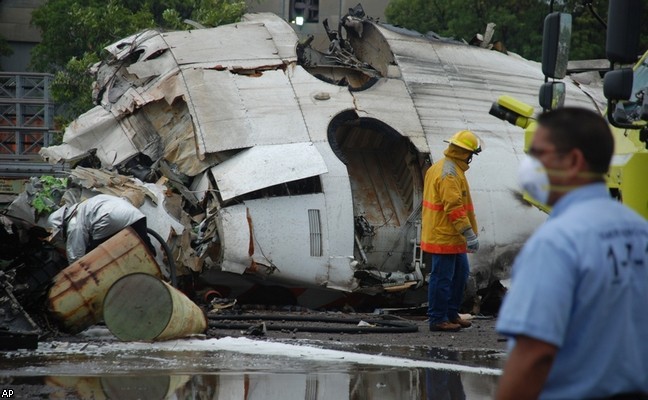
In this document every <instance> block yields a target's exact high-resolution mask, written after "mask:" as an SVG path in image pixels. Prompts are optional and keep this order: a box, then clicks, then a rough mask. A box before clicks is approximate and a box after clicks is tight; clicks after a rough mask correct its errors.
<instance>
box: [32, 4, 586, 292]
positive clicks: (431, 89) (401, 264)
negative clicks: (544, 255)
mask: <svg viewBox="0 0 648 400" xmlns="http://www.w3.org/2000/svg"><path fill="white" fill-rule="evenodd" d="M354 21H355V24H352V25H349V26H350V27H349V29H347V30H346V31H345V32H336V33H335V34H330V35H329V37H330V38H331V47H330V48H329V49H328V51H317V50H314V49H312V48H310V47H309V44H308V41H305V42H301V43H300V42H298V37H297V35H296V34H295V32H294V31H293V30H292V28H291V27H290V25H289V24H287V23H286V22H285V21H283V20H282V19H280V18H279V17H277V16H275V15H272V14H248V15H246V16H245V17H244V21H243V22H240V23H237V24H232V25H227V26H221V27H217V28H213V29H199V30H193V31H183V32H166V33H161V32H157V31H146V32H142V33H140V34H137V35H133V36H131V37H129V38H126V39H124V40H121V41H119V42H117V43H115V44H113V45H111V46H109V47H108V48H107V50H108V52H109V54H110V59H109V60H107V61H104V62H102V63H100V64H98V65H97V66H95V72H96V77H97V80H96V86H95V88H94V90H95V92H94V93H95V97H96V101H97V104H98V105H97V106H96V107H95V108H94V109H92V110H90V111H88V112H87V113H85V114H83V115H82V116H80V117H79V118H78V119H77V120H75V121H74V122H73V123H72V124H71V125H70V126H69V127H68V129H67V130H66V132H65V135H64V138H63V142H64V143H63V144H62V145H59V146H53V147H49V148H46V149H43V150H42V152H41V154H42V155H43V157H44V158H46V159H47V160H49V161H50V162H52V163H57V162H60V161H63V160H65V161H70V162H71V163H72V164H74V162H75V160H80V159H84V158H86V157H87V156H88V154H89V153H92V155H93V157H96V159H97V160H98V162H99V163H100V165H97V167H98V168H99V167H100V168H104V169H117V170H118V171H120V172H122V173H125V174H136V175H137V174H138V173H139V174H140V175H138V177H139V178H140V179H143V180H144V179H149V180H150V181H151V182H152V181H154V179H155V178H157V177H159V176H160V175H164V176H165V177H166V179H167V185H170V186H172V187H173V188H175V189H176V191H178V192H179V193H180V194H181V195H182V207H181V209H180V210H179V212H177V213H174V214H173V215H174V216H175V217H176V219H177V221H179V222H182V225H181V226H183V227H181V228H178V226H177V225H178V224H176V226H175V227H173V228H167V229H166V232H167V233H169V235H168V236H166V237H169V238H170V237H171V236H175V237H176V239H175V240H173V241H172V240H170V242H169V244H170V245H171V246H173V247H174V254H176V263H177V264H178V265H180V266H184V267H187V268H188V269H190V270H193V271H195V272H200V273H201V274H202V275H203V276H205V277H208V276H212V277H215V278H213V280H214V281H216V282H218V279H220V278H218V276H219V275H218V274H219V273H223V272H225V273H233V274H236V275H244V276H246V277H256V278H259V279H260V280H265V281H266V282H273V283H277V284H283V285H290V286H297V287H319V288H327V289H334V290H337V291H343V292H363V293H372V294H374V293H382V292H391V293H393V292H399V291H406V289H408V288H414V287H421V285H422V283H423V276H424V275H425V269H424V266H423V265H422V260H421V252H420V249H419V248H418V238H419V230H420V206H421V200H422V191H423V176H424V172H425V170H426V168H427V167H428V166H429V165H430V163H431V162H433V161H434V160H436V159H437V158H438V157H440V156H442V151H443V150H444V149H445V146H446V145H445V144H444V143H443V140H444V139H447V138H448V137H449V136H450V135H452V133H454V132H456V131H458V130H461V129H471V130H473V131H474V132H476V133H477V134H478V135H480V136H481V137H482V140H483V142H484V143H485V146H484V147H485V151H484V152H483V153H482V154H481V155H480V156H479V157H476V160H475V163H473V164H472V166H473V168H472V169H471V170H470V172H469V174H468V178H469V181H470V183H471V188H472V191H473V200H474V203H475V207H476V213H477V218H478V221H479V223H480V232H479V235H480V241H481V243H482V246H481V250H480V252H479V253H477V254H475V255H472V256H471V257H472V265H473V273H474V274H473V275H474V276H475V277H476V279H477V281H478V282H477V286H485V285H487V284H488V282H489V281H492V280H494V279H500V278H503V277H505V276H506V274H507V271H508V270H507V268H508V267H509V265H510V261H511V257H512V255H513V254H514V253H515V252H516V251H517V249H518V248H519V247H520V246H521V245H522V243H523V242H524V240H525V239H526V237H527V236H528V235H529V234H530V233H531V231H532V230H533V229H534V228H535V227H536V226H537V225H538V224H539V223H540V222H541V221H542V220H543V219H544V215H543V214H542V213H540V212H539V211H537V210H535V209H533V208H529V207H527V206H525V205H524V204H523V203H522V202H520V201H519V200H518V198H517V196H515V194H514V190H515V188H516V182H515V172H514V171H515V170H516V168H517V163H518V159H519V158H520V157H521V156H522V155H523V149H522V147H523V137H521V136H520V135H519V133H517V132H516V130H515V129H514V128H509V126H508V125H507V124H505V123H503V122H501V121H497V120H494V119H493V118H491V117H490V116H489V115H488V110H489V108H490V104H491V103H492V101H493V98H495V97H496V96H498V95H500V94H501V93H502V92H507V91H508V92H510V93H511V94H513V95H515V96H516V97H517V98H521V99H522V100H525V99H527V100H529V99H534V98H535V97H536V88H537V87H538V84H539V83H540V82H541V81H542V79H543V76H542V73H541V71H540V68H539V66H538V65H537V64H535V63H531V62H528V61H526V60H523V59H521V58H518V57H515V56H508V55H504V54H501V53H498V52H494V51H489V50H486V49H483V48H478V47H472V46H468V45H465V44H462V43H459V42H454V41H448V40H437V39H429V38H426V37H424V36H422V35H418V34H412V33H411V32H405V31H401V30H398V29H394V28H391V27H389V26H385V25H381V24H378V23H375V22H373V21H371V20H370V19H368V18H357V17H356V18H355V19H354ZM343 33H344V34H345V37H342V34H343ZM567 93H568V96H567V102H568V103H569V102H571V103H572V104H574V103H576V104H579V105H584V106H587V107H592V104H591V103H590V100H589V99H588V98H587V97H586V96H585V95H584V94H583V93H582V92H581V91H580V90H579V89H578V88H577V87H576V86H575V85H572V84H568V91H567ZM151 176H153V177H154V178H150V177H151ZM145 177H146V178H145ZM150 219H151V218H150V217H149V220H150ZM163 236H164V235H163ZM177 238H180V240H177ZM256 278H253V279H256ZM474 286H475V285H473V287H474Z"/></svg>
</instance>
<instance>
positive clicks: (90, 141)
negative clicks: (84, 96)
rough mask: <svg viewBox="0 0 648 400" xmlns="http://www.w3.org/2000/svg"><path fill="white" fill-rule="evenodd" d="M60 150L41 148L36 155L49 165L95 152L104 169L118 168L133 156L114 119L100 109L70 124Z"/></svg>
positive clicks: (127, 138) (132, 145) (131, 145)
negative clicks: (117, 166) (118, 165)
mask: <svg viewBox="0 0 648 400" xmlns="http://www.w3.org/2000/svg"><path fill="white" fill-rule="evenodd" d="M63 143H64V145H61V146H53V147H45V148H43V149H41V151H40V155H41V156H42V157H43V158H45V160H47V161H49V162H51V163H58V162H60V161H61V160H72V159H75V158H78V157H81V156H83V155H86V154H88V151H89V150H91V149H96V150H97V153H96V155H97V157H98V158H99V160H101V164H102V165H103V166H106V167H110V166H113V165H115V164H119V163H120V162H123V161H125V160H127V159H128V158H130V157H132V156H134V155H136V154H137V153H138V149H137V148H136V147H135V145H134V144H133V143H132V142H131V140H130V138H129V135H128V134H127V133H126V132H125V131H124V129H123V128H122V126H121V125H120V124H119V122H118V121H117V119H115V117H114V116H113V115H112V114H111V113H109V112H108V111H106V110H105V109H104V108H103V107H101V106H97V107H95V108H93V109H92V110H90V111H88V112H87V113H85V114H83V115H81V116H80V117H79V118H77V119H76V120H74V122H72V123H71V124H70V125H69V126H68V127H67V128H66V129H65V133H64V134H63Z"/></svg>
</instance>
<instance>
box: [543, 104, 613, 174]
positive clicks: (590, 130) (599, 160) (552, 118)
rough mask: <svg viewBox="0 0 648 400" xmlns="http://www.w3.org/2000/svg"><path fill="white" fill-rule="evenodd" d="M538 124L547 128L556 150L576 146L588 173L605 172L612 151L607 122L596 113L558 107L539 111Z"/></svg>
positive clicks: (566, 149)
mask: <svg viewBox="0 0 648 400" xmlns="http://www.w3.org/2000/svg"><path fill="white" fill-rule="evenodd" d="M538 125H540V126H542V127H544V128H546V129H547V131H548V133H549V140H550V141H551V142H552V143H553V144H554V146H556V150H558V151H561V152H568V151H570V150H572V149H579V150H580V151H581V152H582V153H583V156H584V157H585V161H587V163H588V164H589V169H590V171H591V172H596V173H601V174H604V173H607V172H608V169H609V168H610V161H611V160H612V153H613V152H614V138H613V137H612V132H611V131H610V127H609V126H608V124H607V121H606V120H605V119H604V118H603V117H602V116H601V115H600V114H598V113H596V112H594V111H591V110H588V109H585V108H579V107H562V108H558V109H556V110H551V111H547V112H544V113H542V114H540V116H539V117H538Z"/></svg>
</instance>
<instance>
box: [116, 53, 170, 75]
mask: <svg viewBox="0 0 648 400" xmlns="http://www.w3.org/2000/svg"><path fill="white" fill-rule="evenodd" d="M165 49H166V48H165ZM140 60H142V61H139V62H136V63H133V64H131V65H129V66H128V67H126V71H128V73H130V74H133V75H135V76H137V78H139V79H147V78H152V77H156V76H162V75H165V74H167V73H168V72H169V71H172V70H174V69H177V68H178V63H177V62H176V60H175V59H174V58H173V54H172V53H171V52H170V51H165V52H164V53H163V54H161V55H160V56H158V57H156V58H154V59H152V60H148V59H146V55H144V54H143V55H142V56H140Z"/></svg>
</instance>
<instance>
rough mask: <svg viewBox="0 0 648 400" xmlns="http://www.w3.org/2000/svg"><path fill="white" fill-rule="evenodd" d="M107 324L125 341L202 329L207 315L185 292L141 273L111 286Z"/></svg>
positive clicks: (106, 306)
mask: <svg viewBox="0 0 648 400" xmlns="http://www.w3.org/2000/svg"><path fill="white" fill-rule="evenodd" d="M103 307H104V309H103V316H104V322H105V323H106V326H107V327H108V329H109V330H110V332H112V334H113V335H115V336H116V337H117V338H119V339H121V340H123V341H158V340H169V339H178V338H182V337H186V336H189V335H192V334H197V333H203V332H204V331H205V330H206V329H207V318H206V317H205V314H204V313H203V312H202V310H201V309H200V307H198V306H197V305H196V304H195V303H194V302H192V301H191V300H189V298H188V297H187V296H185V295H184V294H183V293H182V292H180V291H179V290H177V289H175V288H174V287H173V286H171V285H169V284H167V283H166V282H162V281H161V280H160V279H158V278H156V277H154V276H151V275H147V274H142V273H135V274H130V275H126V276H124V277H122V278H120V279H119V280H118V281H116V282H115V283H114V284H113V285H112V287H111V288H110V289H109V290H108V293H107V294H106V298H105V300H104V304H103Z"/></svg>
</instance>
